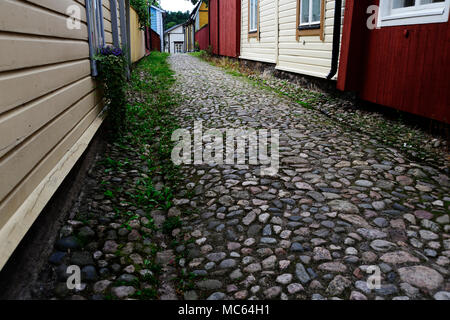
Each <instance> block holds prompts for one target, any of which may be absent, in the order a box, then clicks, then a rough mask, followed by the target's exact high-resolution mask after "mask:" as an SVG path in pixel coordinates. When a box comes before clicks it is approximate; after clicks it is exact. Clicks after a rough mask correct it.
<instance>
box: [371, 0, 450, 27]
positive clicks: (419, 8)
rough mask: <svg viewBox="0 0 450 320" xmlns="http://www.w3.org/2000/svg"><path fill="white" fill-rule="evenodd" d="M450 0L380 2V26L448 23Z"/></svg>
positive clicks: (392, 0)
mask: <svg viewBox="0 0 450 320" xmlns="http://www.w3.org/2000/svg"><path fill="white" fill-rule="evenodd" d="M449 3H450V0H385V1H381V2H380V13H379V17H378V26H379V27H387V26H401V25H411V24H425V23H439V22H447V21H448V12H449Z"/></svg>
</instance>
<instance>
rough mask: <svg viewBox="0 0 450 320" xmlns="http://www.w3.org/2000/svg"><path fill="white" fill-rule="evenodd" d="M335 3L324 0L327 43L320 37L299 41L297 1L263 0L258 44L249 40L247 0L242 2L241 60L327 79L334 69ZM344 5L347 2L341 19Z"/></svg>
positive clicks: (330, 0) (253, 40) (306, 37)
mask: <svg viewBox="0 0 450 320" xmlns="http://www.w3.org/2000/svg"><path fill="white" fill-rule="evenodd" d="M276 3H278V12H277V11H276ZM334 4H335V1H334V0H325V20H324V23H325V26H324V41H322V40H320V37H319V36H301V37H300V38H299V39H298V41H297V38H296V27H297V26H296V24H297V0H270V1H269V0H261V3H260V30H261V33H260V40H259V41H258V40H257V39H248V0H243V1H242V20H241V22H242V36H241V48H242V49H241V58H243V59H249V60H256V61H261V62H270V63H275V64H276V68H277V69H279V70H284V71H290V72H294V73H300V74H305V75H310V76H315V77H320V78H325V77H326V76H327V75H328V74H329V72H330V68H331V57H332V47H333V44H332V43H333V26H334ZM344 6H345V1H343V8H342V17H343V16H344V15H343V13H344ZM277 21H278V23H277ZM342 23H343V18H342ZM342 23H341V25H342ZM277 26H278V30H276V29H275V28H277ZM341 29H342V26H341Z"/></svg>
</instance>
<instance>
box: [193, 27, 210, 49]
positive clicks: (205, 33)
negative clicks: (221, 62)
mask: <svg viewBox="0 0 450 320" xmlns="http://www.w3.org/2000/svg"><path fill="white" fill-rule="evenodd" d="M195 41H196V42H198V44H199V46H200V50H206V49H208V47H209V25H206V26H204V27H203V28H201V29H200V30H198V31H197V32H196V33H195Z"/></svg>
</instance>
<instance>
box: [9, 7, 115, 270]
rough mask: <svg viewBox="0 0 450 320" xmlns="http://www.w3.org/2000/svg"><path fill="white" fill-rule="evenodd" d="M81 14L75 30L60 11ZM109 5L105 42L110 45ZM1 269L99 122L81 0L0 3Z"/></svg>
mask: <svg viewBox="0 0 450 320" xmlns="http://www.w3.org/2000/svg"><path fill="white" fill-rule="evenodd" d="M69 5H78V6H80V9H81V14H82V24H81V29H80V30H70V29H68V28H67V27H66V18H67V16H66V9H67V7H68V6H69ZM109 7H110V3H109V0H103V14H104V28H105V39H106V42H107V43H108V44H112V33H111V22H110V20H111V14H110V12H109ZM0 48H1V49H0V181H1V183H0V269H1V268H2V267H3V265H4V264H5V263H6V261H7V259H8V258H9V256H10V255H11V253H12V252H13V250H14V249H15V247H16V246H17V244H18V243H19V242H20V240H21V239H22V237H23V236H24V235H25V233H26V232H27V230H28V229H29V228H30V226H31V225H32V223H33V222H34V220H35V219H36V218H37V216H38V215H39V213H40V212H41V210H42V209H43V208H44V206H45V204H46V203H47V201H48V200H49V199H50V198H51V196H52V195H53V193H54V192H55V191H56V189H57V188H58V186H59V185H60V183H61V182H62V180H63V179H64V177H65V176H66V175H67V174H68V172H69V171H70V169H71V168H72V166H73V165H74V164H75V162H76V161H77V159H78V158H79V157H80V156H81V155H82V153H83V151H84V150H85V149H86V147H87V145H88V144H89V141H90V140H91V138H92V137H93V135H94V133H95V131H96V129H97V128H98V127H99V125H100V124H101V121H102V117H101V116H99V114H100V112H101V111H102V109H103V102H102V96H101V94H100V92H99V91H98V90H97V89H96V87H97V86H96V83H95V81H94V80H93V78H92V77H91V70H90V60H89V45H88V32H87V23H86V11H85V8H84V0H76V1H75V0H28V1H18V0H1V1H0Z"/></svg>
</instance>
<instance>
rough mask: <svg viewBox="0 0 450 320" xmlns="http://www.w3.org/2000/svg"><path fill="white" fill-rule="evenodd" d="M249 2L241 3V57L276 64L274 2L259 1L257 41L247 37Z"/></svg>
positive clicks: (269, 0) (247, 0) (246, 0)
mask: <svg viewBox="0 0 450 320" xmlns="http://www.w3.org/2000/svg"><path fill="white" fill-rule="evenodd" d="M248 6H249V0H242V1H241V56H240V58H242V59H248V60H256V61H261V62H267V63H276V59H277V55H276V37H277V36H276V31H277V24H276V2H275V0H260V3H259V40H258V39H256V38H249V37H248V18H249V17H248Z"/></svg>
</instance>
